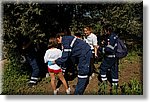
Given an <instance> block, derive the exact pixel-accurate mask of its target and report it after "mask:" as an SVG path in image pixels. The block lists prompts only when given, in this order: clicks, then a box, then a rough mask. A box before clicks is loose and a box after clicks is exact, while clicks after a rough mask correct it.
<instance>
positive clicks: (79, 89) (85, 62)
mask: <svg viewBox="0 0 150 102" xmlns="http://www.w3.org/2000/svg"><path fill="white" fill-rule="evenodd" d="M90 59H91V51H89V52H88V53H87V54H86V55H85V56H83V57H80V58H79V64H78V83H77V85H76V88H75V93H74V94H75V95H82V94H83V92H84V90H85V89H86V86H87V85H88V82H89V76H88V75H89V71H90ZM83 69H84V70H83Z"/></svg>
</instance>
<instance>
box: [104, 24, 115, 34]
mask: <svg viewBox="0 0 150 102" xmlns="http://www.w3.org/2000/svg"><path fill="white" fill-rule="evenodd" d="M103 29H104V30H106V31H107V32H108V31H109V32H112V31H113V27H112V25H111V24H106V25H105V26H104V27H103Z"/></svg>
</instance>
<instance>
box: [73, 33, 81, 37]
mask: <svg viewBox="0 0 150 102" xmlns="http://www.w3.org/2000/svg"><path fill="white" fill-rule="evenodd" d="M74 35H75V36H77V37H82V35H81V33H75V34H74Z"/></svg>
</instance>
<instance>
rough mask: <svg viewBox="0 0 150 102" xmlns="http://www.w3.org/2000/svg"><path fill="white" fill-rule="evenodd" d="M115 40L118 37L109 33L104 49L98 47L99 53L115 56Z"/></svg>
mask: <svg viewBox="0 0 150 102" xmlns="http://www.w3.org/2000/svg"><path fill="white" fill-rule="evenodd" d="M117 38H118V36H117V35H116V34H115V33H111V34H110V35H109V36H108V37H107V38H106V39H105V44H104V47H100V49H99V50H100V52H102V53H104V54H105V55H115V52H116V50H117Z"/></svg>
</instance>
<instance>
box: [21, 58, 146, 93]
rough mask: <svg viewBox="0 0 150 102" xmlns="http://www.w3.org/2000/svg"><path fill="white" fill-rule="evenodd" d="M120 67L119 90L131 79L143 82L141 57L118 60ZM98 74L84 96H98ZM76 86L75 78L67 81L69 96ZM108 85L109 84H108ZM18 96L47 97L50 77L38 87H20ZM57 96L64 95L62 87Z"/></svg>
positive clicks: (49, 90) (50, 89)
mask: <svg viewBox="0 0 150 102" xmlns="http://www.w3.org/2000/svg"><path fill="white" fill-rule="evenodd" d="M119 63H120V65H119V90H120V87H121V86H122V85H123V83H129V81H130V80H132V79H136V80H138V81H139V82H141V83H142V81H143V67H142V57H141V56H138V57H136V59H135V57H134V61H133V59H132V57H131V58H130V59H122V60H120V62H119ZM95 66H96V68H97V72H98V71H99V69H98V68H99V66H100V63H99V64H95ZM97 76H98V74H97V73H95V76H94V77H93V78H92V79H91V80H90V82H89V84H88V86H87V88H86V90H85V92H84V95H97V94H98V90H99V85H98V83H99V81H98V78H97ZM76 84H77V78H75V79H74V80H72V81H69V86H70V88H71V94H73V92H74V89H75V86H76ZM108 85H109V84H108ZM110 88H111V87H110V86H109V87H108V93H107V94H110V93H109V90H110ZM18 92H19V94H20V93H21V94H42V95H43V94H46V95H47V94H48V95H52V94H53V91H52V88H51V84H50V77H48V78H43V79H42V80H41V81H40V82H39V83H38V85H36V86H34V87H32V88H30V87H28V86H27V85H25V86H22V87H20V88H19V89H18ZM58 94H59V95H65V90H64V87H63V85H61V87H60V91H59V93H58ZM141 94H142V93H141Z"/></svg>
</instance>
